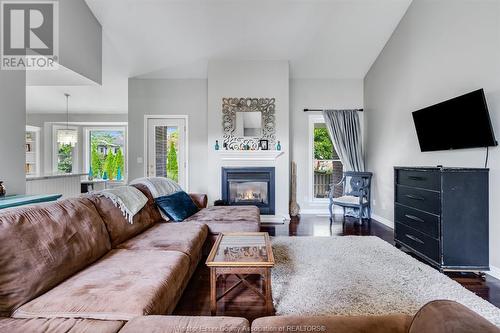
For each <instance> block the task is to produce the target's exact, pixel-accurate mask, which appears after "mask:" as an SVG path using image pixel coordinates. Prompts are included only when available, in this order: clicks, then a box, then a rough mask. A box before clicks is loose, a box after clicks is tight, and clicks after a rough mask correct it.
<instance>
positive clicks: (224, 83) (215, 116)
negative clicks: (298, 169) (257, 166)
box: [205, 60, 290, 215]
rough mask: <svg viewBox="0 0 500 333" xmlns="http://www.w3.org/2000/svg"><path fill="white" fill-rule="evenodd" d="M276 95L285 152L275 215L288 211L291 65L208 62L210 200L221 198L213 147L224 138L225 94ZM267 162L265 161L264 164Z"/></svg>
mask: <svg viewBox="0 0 500 333" xmlns="http://www.w3.org/2000/svg"><path fill="white" fill-rule="evenodd" d="M224 97H251V98H261V97H263V98H264V97H266V98H276V139H277V140H280V141H281V146H282V150H283V151H284V154H283V155H282V156H281V157H279V158H278V160H277V163H276V166H275V167H276V215H287V214H288V203H289V187H290V186H289V183H290V182H289V170H290V168H289V162H290V145H289V135H290V133H289V126H290V119H289V115H290V113H289V65H288V61H225V60H220V61H210V62H209V64H208V119H207V120H208V147H207V144H206V146H205V147H207V148H206V149H207V150H208V170H206V172H205V175H206V177H207V181H208V190H209V192H208V193H209V200H210V201H212V202H213V200H216V199H220V198H221V184H220V181H221V164H220V160H219V158H218V155H217V153H216V152H215V150H214V145H215V140H219V142H221V140H222V136H223V130H222V98H224ZM261 166H266V165H261Z"/></svg>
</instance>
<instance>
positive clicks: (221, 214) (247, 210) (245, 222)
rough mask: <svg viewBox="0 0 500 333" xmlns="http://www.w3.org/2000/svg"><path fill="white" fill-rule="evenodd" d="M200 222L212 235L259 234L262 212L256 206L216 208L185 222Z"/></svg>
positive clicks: (206, 210) (201, 211) (204, 210)
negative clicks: (233, 233)
mask: <svg viewBox="0 0 500 333" xmlns="http://www.w3.org/2000/svg"><path fill="white" fill-rule="evenodd" d="M193 221H195V222H200V223H204V224H206V225H207V226H208V230H209V232H210V233H211V234H218V233H221V232H259V231H260V210H259V208H257V207H255V206H214V207H208V208H205V209H202V210H200V211H199V212H198V213H196V214H194V215H193V216H191V217H190V218H188V219H186V220H185V221H184V222H193Z"/></svg>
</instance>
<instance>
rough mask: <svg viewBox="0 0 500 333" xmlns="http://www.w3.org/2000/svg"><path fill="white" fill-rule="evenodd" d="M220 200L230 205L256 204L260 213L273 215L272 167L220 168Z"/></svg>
mask: <svg viewBox="0 0 500 333" xmlns="http://www.w3.org/2000/svg"><path fill="white" fill-rule="evenodd" d="M222 200H224V202H225V203H226V204H228V205H230V206H242V205H253V206H257V207H259V209H260V213H261V214H262V215H274V211H275V207H274V202H275V193H274V168H222Z"/></svg>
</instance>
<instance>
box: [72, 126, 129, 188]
mask: <svg viewBox="0 0 500 333" xmlns="http://www.w3.org/2000/svg"><path fill="white" fill-rule="evenodd" d="M82 130H83V136H84V140H83V154H84V159H83V161H84V162H83V167H84V170H86V171H85V172H86V173H87V172H88V170H89V169H90V153H91V151H90V132H92V131H110V132H113V131H123V133H124V134H123V148H124V151H123V169H124V170H122V177H123V178H122V180H120V181H118V180H112V181H111V182H114V183H127V182H128V127H127V126H123V125H102V126H83V127H82Z"/></svg>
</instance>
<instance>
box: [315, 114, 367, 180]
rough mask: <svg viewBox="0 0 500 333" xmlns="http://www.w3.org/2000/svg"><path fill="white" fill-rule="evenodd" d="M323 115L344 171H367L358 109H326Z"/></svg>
mask: <svg viewBox="0 0 500 333" xmlns="http://www.w3.org/2000/svg"><path fill="white" fill-rule="evenodd" d="M323 117H324V118H325V123H326V127H327V128H328V132H329V133H330V137H331V138H332V142H333V145H334V147H335V151H336V152H337V154H338V155H339V158H340V161H341V162H342V164H343V165H344V171H365V161H364V159H363V147H362V146H363V143H362V141H361V125H360V123H359V116H358V111H356V110H325V111H323Z"/></svg>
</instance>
